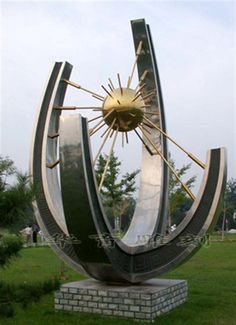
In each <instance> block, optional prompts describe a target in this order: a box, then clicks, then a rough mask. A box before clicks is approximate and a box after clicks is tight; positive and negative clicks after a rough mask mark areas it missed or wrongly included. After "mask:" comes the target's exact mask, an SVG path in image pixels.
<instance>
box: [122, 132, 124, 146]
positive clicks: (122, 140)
mask: <svg viewBox="0 0 236 325" xmlns="http://www.w3.org/2000/svg"><path fill="white" fill-rule="evenodd" d="M124 142H125V135H124V132H122V148H124Z"/></svg>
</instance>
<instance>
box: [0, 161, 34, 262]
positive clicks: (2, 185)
mask: <svg viewBox="0 0 236 325" xmlns="http://www.w3.org/2000/svg"><path fill="white" fill-rule="evenodd" d="M11 175H15V176H16V182H15V184H14V185H11V186H10V185H9V184H7V177H9V176H11ZM29 179H30V178H29V176H28V175H27V174H22V173H20V172H18V171H17V169H16V167H15V166H14V163H13V161H12V160H11V159H9V158H8V157H6V158H4V157H2V156H0V227H1V228H4V229H8V230H9V229H10V228H11V227H13V226H14V225H15V224H16V223H17V222H18V221H19V220H24V219H26V218H27V213H26V211H27V209H29V208H30V207H31V202H32V200H33V199H34V195H35V190H34V188H33V186H32V185H30V184H29ZM21 247H22V241H21V238H20V237H18V236H15V235H12V234H7V233H6V230H5V231H3V229H2V231H1V233H0V255H1V258H0V266H4V265H6V264H8V263H9V261H10V259H11V258H12V257H13V256H17V254H18V252H19V250H20V249H21Z"/></svg>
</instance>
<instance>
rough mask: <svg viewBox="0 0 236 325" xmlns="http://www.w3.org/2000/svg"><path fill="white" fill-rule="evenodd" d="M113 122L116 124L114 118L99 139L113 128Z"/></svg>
mask: <svg viewBox="0 0 236 325" xmlns="http://www.w3.org/2000/svg"><path fill="white" fill-rule="evenodd" d="M115 122H116V117H115V118H114V120H113V121H112V123H111V125H110V127H109V128H107V129H106V130H105V132H104V133H103V134H102V135H101V138H102V137H104V135H105V134H106V133H107V131H108V130H109V129H112V128H113V126H114V124H115Z"/></svg>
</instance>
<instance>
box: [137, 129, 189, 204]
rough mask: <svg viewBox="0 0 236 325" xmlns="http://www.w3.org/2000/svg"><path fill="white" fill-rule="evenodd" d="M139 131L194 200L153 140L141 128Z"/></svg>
mask: <svg viewBox="0 0 236 325" xmlns="http://www.w3.org/2000/svg"><path fill="white" fill-rule="evenodd" d="M141 131H142V132H143V135H144V137H145V138H146V139H147V141H148V142H149V143H150V144H151V145H152V146H153V148H154V149H155V150H156V152H157V153H158V155H160V157H161V158H162V160H163V161H164V162H165V163H166V164H167V166H168V167H169V169H170V170H171V171H172V173H173V174H174V175H175V177H176V179H177V180H178V181H179V183H180V184H181V185H182V186H183V188H184V189H185V191H186V192H187V193H188V195H189V196H190V197H191V199H192V200H193V201H194V200H195V196H194V194H193V193H192V191H191V190H190V189H189V188H188V186H187V185H186V184H184V183H183V182H182V181H181V179H180V177H179V175H178V174H177V173H176V171H175V170H174V168H173V167H172V166H171V165H170V163H169V162H168V160H167V159H166V158H165V157H164V156H163V154H162V152H161V151H160V150H159V149H158V148H157V147H156V145H155V144H154V143H153V141H152V140H151V139H150V138H149V136H148V135H147V134H145V132H144V131H143V130H142V129H141Z"/></svg>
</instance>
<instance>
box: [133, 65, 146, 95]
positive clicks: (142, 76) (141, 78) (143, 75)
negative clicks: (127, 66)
mask: <svg viewBox="0 0 236 325" xmlns="http://www.w3.org/2000/svg"><path fill="white" fill-rule="evenodd" d="M147 73H148V70H145V71H144V72H143V74H142V75H141V77H140V79H139V82H138V85H137V87H136V88H135V92H136V91H137V90H138V88H139V86H140V85H141V83H142V82H143V80H144V79H145V77H146V75H147Z"/></svg>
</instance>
